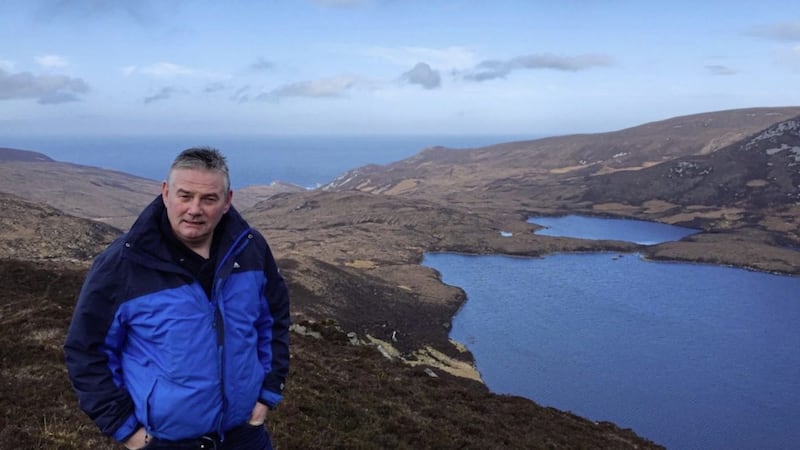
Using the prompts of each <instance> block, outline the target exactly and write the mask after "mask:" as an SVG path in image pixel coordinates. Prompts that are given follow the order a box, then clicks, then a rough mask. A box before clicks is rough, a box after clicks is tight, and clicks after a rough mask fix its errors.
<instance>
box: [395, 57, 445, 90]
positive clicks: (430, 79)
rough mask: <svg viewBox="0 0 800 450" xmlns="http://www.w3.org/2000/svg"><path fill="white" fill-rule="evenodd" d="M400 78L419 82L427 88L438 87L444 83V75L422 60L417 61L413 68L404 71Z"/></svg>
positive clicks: (413, 82)
mask: <svg viewBox="0 0 800 450" xmlns="http://www.w3.org/2000/svg"><path fill="white" fill-rule="evenodd" d="M400 78H401V79H402V80H403V81H405V82H407V83H411V84H418V85H420V86H422V87H424V88H425V89H436V88H438V87H439V86H441V85H442V77H441V75H439V72H438V71H436V70H433V69H431V66H429V65H428V64H425V63H422V62H421V63H417V65H415V66H414V68H413V69H411V70H409V71H408V72H406V73H404V74H403V75H402V76H401V77H400Z"/></svg>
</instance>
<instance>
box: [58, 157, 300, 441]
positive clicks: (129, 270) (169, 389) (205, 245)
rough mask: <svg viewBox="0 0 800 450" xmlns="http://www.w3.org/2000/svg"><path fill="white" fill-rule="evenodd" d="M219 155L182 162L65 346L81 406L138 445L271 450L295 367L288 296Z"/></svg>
mask: <svg viewBox="0 0 800 450" xmlns="http://www.w3.org/2000/svg"><path fill="white" fill-rule="evenodd" d="M232 196H233V192H232V191H231V188H230V177H229V174H228V167H227V164H226V162H225V158H224V156H222V155H221V154H220V153H219V152H218V151H217V150H214V149H210V148H192V149H188V150H185V151H184V152H182V153H181V154H180V155H178V157H177V158H176V159H175V161H174V162H173V163H172V167H171V168H170V171H169V176H168V178H167V181H164V182H163V183H162V186H161V195H160V196H159V197H157V198H156V199H155V200H154V201H153V202H152V203H151V204H150V205H149V206H148V207H147V208H146V209H145V210H144V211H143V212H142V214H141V215H140V216H139V218H138V219H137V220H136V222H135V223H134V224H133V226H132V227H131V229H130V231H128V232H127V233H126V234H124V235H123V236H121V237H120V238H119V239H117V240H116V241H115V242H114V243H112V244H111V245H110V246H109V247H108V249H106V250H105V251H104V252H103V253H102V254H101V255H100V256H99V257H98V258H97V259H96V261H95V262H94V264H93V266H92V268H91V270H90V271H89V274H88V276H87V278H86V281H85V282H84V285H83V288H82V289H81V293H80V296H79V298H78V303H77V306H76V309H75V313H74V316H73V319H72V323H71V325H70V327H69V331H68V333H67V339H66V342H65V344H64V351H65V354H66V361H67V368H68V370H69V375H70V380H71V381H72V385H73V388H74V389H75V391H76V393H77V394H78V402H79V405H80V407H81V408H82V409H83V410H84V411H85V412H86V414H88V415H89V417H90V418H92V419H93V420H94V421H95V423H96V424H97V425H98V427H99V428H100V430H101V431H102V432H103V433H105V434H108V435H110V436H113V437H114V438H115V439H116V440H118V441H120V442H122V443H123V444H124V445H125V447H127V448H129V449H138V448H145V447H146V448H148V449H172V448H195V449H201V448H203V449H205V448H215V449H225V450H234V449H237V450H238V449H248V450H249V449H253V450H255V449H258V450H261V449H270V448H272V445H271V443H270V439H269V435H268V434H267V432H266V430H265V427H264V419H265V416H266V414H267V410H268V408H270V409H271V408H274V407H275V406H276V405H277V404H278V402H280V400H281V399H282V389H283V383H284V380H285V378H286V375H287V373H288V368H289V342H288V340H289V335H288V330H289V297H288V293H287V289H286V285H285V283H284V281H283V278H282V277H281V275H280V273H279V272H278V268H277V266H276V264H275V260H274V258H273V256H272V254H271V252H270V249H269V246H268V245H267V242H266V240H264V238H263V237H262V236H261V235H260V234H259V233H258V232H257V231H255V230H253V229H251V228H250V226H249V225H248V224H247V223H246V222H245V221H244V219H242V217H241V216H240V215H239V213H237V212H236V210H235V209H234V208H233V207H232V206H231V199H232Z"/></svg>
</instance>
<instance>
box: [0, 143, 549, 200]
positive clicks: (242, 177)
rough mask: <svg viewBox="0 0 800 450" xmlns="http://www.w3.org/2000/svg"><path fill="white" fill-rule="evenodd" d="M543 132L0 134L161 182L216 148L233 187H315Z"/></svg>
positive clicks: (65, 157)
mask: <svg viewBox="0 0 800 450" xmlns="http://www.w3.org/2000/svg"><path fill="white" fill-rule="evenodd" d="M540 137H544V136H543V135H475V136H470V135H466V136H464V135H397V136H388V135H380V136H379V135H358V136H344V135H335V136H321V135H297V136H294V135H260V136H259V135H249V136H248V135H130V136H127V135H87V136H80V135H63V136H52V135H6V136H2V135H0V147H11V148H18V149H22V150H31V151H37V152H40V153H44V154H45V155H47V156H49V157H50V158H52V159H55V160H57V161H63V162H70V163H75V164H82V165H88V166H95V167H101V168H105V169H113V170H118V171H122V172H126V173H129V174H132V175H137V176H140V177H144V178H149V179H154V180H162V179H164V178H165V176H166V172H167V169H168V168H169V165H170V163H171V162H172V160H173V158H174V157H175V156H176V155H177V154H178V153H179V152H180V151H181V150H184V149H186V148H190V147H197V146H211V147H215V148H217V149H219V150H220V151H222V153H223V154H225V155H226V157H227V158H228V165H229V168H230V171H231V183H232V185H233V187H234V189H238V188H242V187H245V186H251V185H268V184H271V183H273V182H285V183H292V184H296V185H298V186H302V187H306V188H316V187H319V186H321V185H325V184H327V183H329V182H330V181H333V180H334V179H335V178H336V177H338V176H339V175H342V174H344V173H345V172H347V171H349V170H352V169H355V168H358V167H361V166H364V165H367V164H379V165H384V164H389V163H392V162H395V161H399V160H402V159H405V158H409V157H411V156H414V155H415V154H417V153H419V152H420V151H422V150H424V149H426V148H428V147H434V146H444V147H449V148H455V149H466V148H476V147H483V146H487V145H492V144H498V143H503V142H511V141H519V140H530V139H537V138H540Z"/></svg>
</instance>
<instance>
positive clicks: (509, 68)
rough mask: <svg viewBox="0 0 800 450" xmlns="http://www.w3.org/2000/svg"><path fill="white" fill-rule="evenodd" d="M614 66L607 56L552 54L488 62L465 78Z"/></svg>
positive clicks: (499, 76) (481, 64)
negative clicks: (518, 71) (515, 72)
mask: <svg viewBox="0 0 800 450" xmlns="http://www.w3.org/2000/svg"><path fill="white" fill-rule="evenodd" d="M613 64H614V60H613V59H612V58H611V57H610V56H607V55H600V54H585V55H578V56H560V55H553V54H550V53H542V54H534V55H523V56H517V57H515V58H512V59H509V60H497V59H493V60H486V61H483V62H481V63H480V64H478V65H477V66H475V67H474V68H473V69H472V70H470V71H467V73H466V75H465V76H464V78H465V79H466V80H470V81H486V80H493V79H495V78H505V76H506V75H508V74H510V73H511V72H513V71H515V70H543V69H549V70H560V71H567V72H577V71H581V70H588V69H593V68H595V67H605V66H611V65H613Z"/></svg>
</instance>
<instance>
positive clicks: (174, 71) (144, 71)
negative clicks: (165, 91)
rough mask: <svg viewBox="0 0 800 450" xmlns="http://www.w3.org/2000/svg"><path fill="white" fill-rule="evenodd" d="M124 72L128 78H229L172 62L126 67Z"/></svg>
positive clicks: (123, 69)
mask: <svg viewBox="0 0 800 450" xmlns="http://www.w3.org/2000/svg"><path fill="white" fill-rule="evenodd" d="M122 72H123V73H124V74H125V75H127V76H130V75H134V74H139V75H145V76H150V77H155V78H175V77H192V78H204V79H209V80H222V79H226V78H229V77H228V76H227V75H225V74H221V73H217V72H210V71H206V70H201V69H194V68H191V67H187V66H183V65H180V64H175V63H171V62H159V63H155V64H150V65H146V66H136V65H134V66H126V67H123V68H122Z"/></svg>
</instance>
